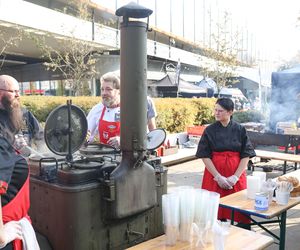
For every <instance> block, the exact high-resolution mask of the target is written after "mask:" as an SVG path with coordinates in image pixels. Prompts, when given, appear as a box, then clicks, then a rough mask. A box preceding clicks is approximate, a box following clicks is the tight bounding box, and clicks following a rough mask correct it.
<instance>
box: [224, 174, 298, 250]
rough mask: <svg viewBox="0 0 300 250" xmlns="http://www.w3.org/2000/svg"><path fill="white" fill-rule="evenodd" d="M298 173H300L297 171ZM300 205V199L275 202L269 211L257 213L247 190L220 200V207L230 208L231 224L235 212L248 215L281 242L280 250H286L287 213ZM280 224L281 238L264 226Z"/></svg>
mask: <svg viewBox="0 0 300 250" xmlns="http://www.w3.org/2000/svg"><path fill="white" fill-rule="evenodd" d="M296 172H298V171H296ZM299 203H300V199H299V198H290V200H289V202H288V204H287V205H284V206H283V205H277V203H276V202H275V201H272V203H271V204H270V206H269V209H268V210H267V211H256V210H255V209H254V200H251V199H247V190H242V191H239V192H237V193H234V194H231V195H228V196H225V197H223V198H221V200H220V207H224V208H229V209H231V211H232V218H231V223H232V224H233V222H234V211H238V212H241V213H243V214H244V215H246V216H247V217H248V218H249V219H250V220H251V221H252V222H253V224H255V225H258V226H259V227H261V228H262V229H264V230H265V231H266V232H267V233H269V234H270V235H272V236H273V237H274V238H276V239H277V240H279V249H280V250H284V249H285V234H286V213H287V210H288V209H290V208H292V207H294V206H296V205H297V204H299ZM251 216H257V217H260V218H263V219H265V220H263V221H256V220H255V219H254V218H252V217H251ZM276 216H277V217H278V219H277V220H271V219H273V218H274V217H276ZM275 222H276V223H279V226H280V236H277V235H275V234H274V233H272V232H271V231H269V230H268V229H267V228H266V227H264V226H263V225H264V224H270V223H275Z"/></svg>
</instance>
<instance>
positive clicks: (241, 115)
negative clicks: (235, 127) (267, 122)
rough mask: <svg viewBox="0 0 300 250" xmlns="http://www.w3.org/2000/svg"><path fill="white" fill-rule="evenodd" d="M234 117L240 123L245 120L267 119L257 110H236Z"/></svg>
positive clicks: (258, 120) (257, 120)
mask: <svg viewBox="0 0 300 250" xmlns="http://www.w3.org/2000/svg"><path fill="white" fill-rule="evenodd" d="M233 119H234V120H235V121H237V122H239V123H244V122H261V121H262V120H264V119H265V117H264V115H263V114H262V113H261V112H259V111H257V110H247V111H236V112H234V114H233Z"/></svg>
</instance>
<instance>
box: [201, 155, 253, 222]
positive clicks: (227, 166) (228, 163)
mask: <svg viewBox="0 0 300 250" xmlns="http://www.w3.org/2000/svg"><path fill="white" fill-rule="evenodd" d="M240 160H241V159H240V154H239V152H232V151H225V152H213V154H212V162H213V163H214V166H215V167H216V169H217V171H218V172H219V173H220V174H221V175H222V176H224V177H229V176H231V175H234V173H235V171H236V170H237V168H238V166H239V163H240ZM202 188H203V189H206V190H208V191H213V192H217V193H219V194H220V196H221V197H224V196H227V195H229V194H232V193H235V192H238V191H240V190H244V189H246V188H247V180H246V171H244V172H243V173H242V175H241V176H240V178H239V180H238V182H237V183H236V184H235V185H234V186H233V189H229V190H227V189H223V188H221V187H219V185H218V183H217V182H216V181H214V176H213V175H212V174H211V173H210V172H209V171H208V170H207V168H205V170H204V176H203V181H202ZM218 219H231V210H230V209H228V208H219V212H218ZM234 220H235V221H236V222H242V223H250V220H249V219H248V218H247V217H246V216H245V215H243V214H241V213H238V212H235V213H234Z"/></svg>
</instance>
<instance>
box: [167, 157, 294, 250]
mask: <svg viewBox="0 0 300 250" xmlns="http://www.w3.org/2000/svg"><path fill="white" fill-rule="evenodd" d="M268 164H278V162H269V163H268ZM203 171H204V165H203V163H202V161H201V160H193V161H189V162H185V163H181V164H178V165H173V166H171V167H169V168H168V189H169V190H171V189H172V188H174V187H176V186H186V185H188V186H193V187H196V188H200V187H201V183H202V177H203ZM279 174H280V173H279V172H275V171H273V172H271V173H269V174H268V176H270V177H274V176H276V175H279ZM266 227H267V228H268V229H269V230H271V231H272V232H274V233H276V234H278V232H279V226H278V224H274V225H267V226H266ZM252 230H253V231H255V232H259V233H264V234H266V233H265V232H264V231H263V230H262V229H260V228H259V227H257V226H255V227H252ZM266 235H268V234H266ZM299 239H300V205H298V206H295V207H293V208H292V209H290V210H289V211H288V215H287V231H286V248H285V249H286V250H300V244H299ZM275 249H278V245H277V244H275V243H273V244H272V245H271V246H270V247H268V248H267V250H275Z"/></svg>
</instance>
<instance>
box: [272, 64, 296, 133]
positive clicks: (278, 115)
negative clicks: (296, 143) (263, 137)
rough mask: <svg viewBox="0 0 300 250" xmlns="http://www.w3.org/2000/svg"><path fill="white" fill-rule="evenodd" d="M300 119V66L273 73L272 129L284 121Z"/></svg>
mask: <svg viewBox="0 0 300 250" xmlns="http://www.w3.org/2000/svg"><path fill="white" fill-rule="evenodd" d="M299 117H300V65H298V66H296V67H294V68H292V69H288V70H283V71H280V72H273V73H272V91H271V101H270V124H269V125H270V129H272V130H274V131H275V129H276V124H277V123H278V122H283V121H297V120H298V118H299Z"/></svg>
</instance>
